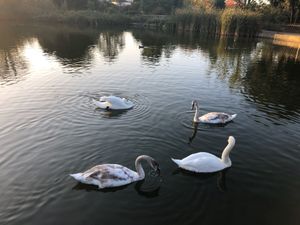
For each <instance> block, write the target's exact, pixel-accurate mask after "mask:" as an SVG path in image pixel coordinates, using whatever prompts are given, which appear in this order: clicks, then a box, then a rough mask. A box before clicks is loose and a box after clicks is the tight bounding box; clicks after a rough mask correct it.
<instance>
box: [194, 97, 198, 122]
mask: <svg viewBox="0 0 300 225" xmlns="http://www.w3.org/2000/svg"><path fill="white" fill-rule="evenodd" d="M194 107H195V108H196V111H195V115H194V122H199V107H198V103H197V102H196V101H195V102H194Z"/></svg>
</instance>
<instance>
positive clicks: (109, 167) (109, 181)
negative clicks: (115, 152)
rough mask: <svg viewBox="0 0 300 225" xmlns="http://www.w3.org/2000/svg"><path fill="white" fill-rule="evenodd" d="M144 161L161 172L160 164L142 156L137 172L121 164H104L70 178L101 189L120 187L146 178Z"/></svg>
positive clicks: (136, 164)
mask: <svg viewBox="0 0 300 225" xmlns="http://www.w3.org/2000/svg"><path fill="white" fill-rule="evenodd" d="M142 160H146V162H148V163H149V165H150V166H151V167H152V168H153V169H154V170H155V171H156V172H159V171H160V170H159V165H158V163H157V162H156V161H155V160H154V159H153V158H151V157H150V156H147V155H141V156H139V157H137V158H136V160H135V168H136V171H137V172H135V171H133V170H130V169H128V168H127V167H124V166H122V165H119V164H102V165H97V166H94V167H92V168H91V169H89V170H87V171H85V172H83V173H75V174H70V176H71V177H73V178H74V179H75V180H77V181H79V182H81V183H84V184H94V185H97V186H98V187H99V189H102V188H110V187H118V186H122V185H126V184H130V183H132V182H135V181H139V180H143V179H144V178H145V172H144V169H143V167H142V165H141V161H142Z"/></svg>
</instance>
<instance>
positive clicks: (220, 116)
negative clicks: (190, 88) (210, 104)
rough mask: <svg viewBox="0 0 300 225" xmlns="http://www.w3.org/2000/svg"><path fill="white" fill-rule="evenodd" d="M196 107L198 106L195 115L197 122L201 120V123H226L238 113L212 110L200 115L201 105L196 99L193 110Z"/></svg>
mask: <svg viewBox="0 0 300 225" xmlns="http://www.w3.org/2000/svg"><path fill="white" fill-rule="evenodd" d="M195 108H196V111H195V115H194V122H195V123H199V122H201V123H212V124H224V123H228V122H229V121H231V120H233V119H234V118H235V117H236V116H237V114H233V115H230V114H227V113H223V112H210V113H207V114H205V115H203V116H199V106H198V102H197V101H196V100H194V101H193V102H192V110H193V109H195Z"/></svg>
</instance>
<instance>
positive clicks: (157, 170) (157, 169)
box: [155, 165, 160, 176]
mask: <svg viewBox="0 0 300 225" xmlns="http://www.w3.org/2000/svg"><path fill="white" fill-rule="evenodd" d="M155 172H156V173H157V174H158V176H160V168H159V165H157V167H156V170H155Z"/></svg>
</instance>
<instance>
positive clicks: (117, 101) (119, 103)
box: [105, 96, 133, 109]
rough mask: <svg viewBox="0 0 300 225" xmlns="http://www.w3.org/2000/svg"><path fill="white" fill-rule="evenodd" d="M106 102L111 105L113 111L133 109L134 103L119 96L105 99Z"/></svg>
mask: <svg viewBox="0 0 300 225" xmlns="http://www.w3.org/2000/svg"><path fill="white" fill-rule="evenodd" d="M105 101H107V102H109V103H110V104H111V107H110V108H111V109H130V108H132V107H133V103H132V102H131V101H129V100H127V99H125V98H120V97H117V96H108V97H105Z"/></svg>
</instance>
